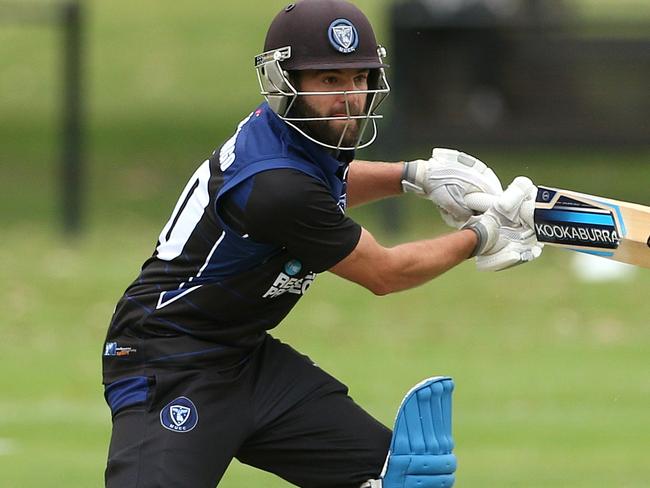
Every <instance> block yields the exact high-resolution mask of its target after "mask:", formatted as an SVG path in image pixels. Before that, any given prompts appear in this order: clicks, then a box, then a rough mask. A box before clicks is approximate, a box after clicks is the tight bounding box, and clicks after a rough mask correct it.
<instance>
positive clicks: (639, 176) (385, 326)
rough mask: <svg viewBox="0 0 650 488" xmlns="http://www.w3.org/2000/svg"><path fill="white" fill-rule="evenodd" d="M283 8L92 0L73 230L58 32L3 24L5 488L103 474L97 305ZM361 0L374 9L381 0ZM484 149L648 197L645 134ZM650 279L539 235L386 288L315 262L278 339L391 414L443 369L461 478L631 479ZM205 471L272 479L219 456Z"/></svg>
mask: <svg viewBox="0 0 650 488" xmlns="http://www.w3.org/2000/svg"><path fill="white" fill-rule="evenodd" d="M285 3H286V2H284V1H282V2H279V1H276V0H273V1H265V2H245V3H239V4H236V3H234V2H233V3H226V2H213V1H212V2H210V1H207V0H190V1H187V2H182V3H175V2H169V1H162V0H157V1H153V0H143V1H140V2H135V3H133V2H126V1H125V0H113V1H111V2H107V1H103V2H102V1H95V2H88V3H87V7H88V16H89V17H88V20H89V24H88V46H87V53H88V55H89V65H88V70H87V90H88V102H89V105H88V112H87V115H88V123H89V130H88V140H87V146H86V153H87V156H88V163H89V166H88V168H87V174H86V177H87V181H88V187H87V189H86V194H85V197H86V202H87V208H86V212H85V221H84V223H85V233H84V234H83V235H82V236H81V237H80V238H78V239H72V240H69V239H64V238H63V237H62V236H61V234H60V232H59V225H58V210H57V198H58V193H57V191H58V187H57V184H56V177H57V173H56V161H57V157H58V156H57V150H58V146H57V141H58V133H57V132H56V131H57V129H56V127H57V119H56V117H57V104H58V103H59V101H58V93H59V92H58V90H59V89H60V87H59V86H58V78H57V76H56V69H57V67H58V61H59V55H58V51H57V44H56V40H57V37H56V35H55V33H54V32H53V31H52V30H48V29H46V28H44V27H36V26H32V27H24V26H23V27H18V26H11V25H6V24H1V23H0V73H1V75H0V218H1V219H2V223H3V226H2V227H3V231H2V239H1V240H0V251H2V252H0V293H1V294H2V296H4V297H5V300H4V307H2V318H1V319H0V412H2V414H1V415H0V487H2V488H37V487H38V488H42V487H55V486H56V487H59V486H65V487H79V488H88V487H97V486H101V485H102V474H103V467H104V462H105V455H106V450H107V444H108V438H109V435H110V418H109V414H108V409H107V407H106V406H105V404H104V402H103V398H102V388H101V384H100V359H101V358H100V354H101V349H102V342H103V336H104V334H105V330H106V327H107V324H108V320H109V318H110V315H111V313H112V310H113V306H114V304H115V302H116V300H117V299H118V297H119V295H120V294H121V293H122V291H123V290H124V288H125V287H126V286H127V285H128V283H129V282H130V281H131V280H132V279H133V278H134V277H135V275H136V274H137V271H138V269H139V266H140V265H141V263H142V261H143V260H144V259H145V258H146V257H147V256H148V255H150V253H151V252H152V250H153V245H154V243H155V240H156V237H157V235H158V233H159V231H160V228H161V226H162V225H163V223H164V221H165V219H166V218H167V215H168V213H169V212H170V210H171V207H172V205H173V203H174V202H175V200H176V198H177V194H178V192H179V191H180V189H181V188H182V186H183V185H184V183H185V178H187V177H188V176H189V174H190V173H191V172H192V171H193V169H194V167H195V166H196V165H197V164H198V163H199V162H200V161H202V160H203V159H204V158H205V157H206V155H208V154H209V153H210V152H211V151H212V149H213V148H214V147H215V146H217V145H218V144H219V143H220V142H221V141H222V140H223V138H224V137H225V136H226V135H227V134H228V133H230V132H231V131H232V129H233V128H234V126H235V125H236V123H237V122H238V120H239V119H241V116H242V114H244V112H246V111H247V110H249V109H250V107H252V106H253V105H254V104H256V103H257V101H258V100H259V97H258V95H257V87H256V82H255V80H254V76H253V72H252V56H253V55H254V54H256V53H257V52H258V51H259V49H260V48H259V46H260V44H261V42H262V40H263V35H264V29H265V25H266V23H267V21H268V19H269V18H270V17H271V16H272V14H273V13H274V12H275V11H277V10H278V9H279V8H280V7H281V6H283V5H284V4H285ZM358 4H359V5H361V6H363V7H365V8H366V9H367V10H368V13H369V14H370V16H371V17H372V18H374V19H379V20H380V22H381V21H382V19H383V18H384V16H383V13H382V10H383V7H384V6H385V5H386V4H387V2H386V0H380V1H376V0H375V1H372V0H364V1H359V2H358ZM606 5H609V9H607V7H606ZM612 5H613V3H612V2H601V1H596V0H584V1H582V2H580V6H581V9H582V10H584V11H585V12H587V13H588V14H589V15H591V16H606V15H610V14H611V15H617V16H619V15H622V14H621V12H627V13H628V15H629V12H634V13H636V14H637V17H641V16H643V15H645V14H643V12H645V10H644V9H643V8H642V7H644V6H645V3H644V1H637V2H635V1H633V0H628V1H626V2H615V5H616V8H615V9H613V8H612ZM646 9H647V6H646ZM613 12H615V14H614V13H613ZM432 144H433V145H444V141H435V140H432ZM479 155H480V156H481V157H482V158H483V159H484V160H485V161H487V162H488V163H489V164H491V165H492V166H493V167H494V168H495V170H496V171H497V173H498V174H499V175H501V176H502V178H503V179H504V180H509V179H510V178H512V177H513V176H515V175H516V174H519V173H523V174H527V175H529V176H531V177H532V178H533V179H534V180H535V181H536V182H540V183H547V184H555V185H558V186H564V187H568V188H574V189H577V190H582V191H586V192H593V193H598V194H602V195H609V196H612V197H617V198H620V199H628V200H635V201H639V202H640V203H645V204H648V205H650V199H649V197H648V193H647V189H648V181H650V164H649V162H650V149H648V148H645V149H644V148H636V149H627V150H608V151H602V150H599V151H595V150H592V149H589V148H573V149H571V150H559V149H545V150H532V149H531V150H522V149H520V150H518V151H516V152H511V151H505V150H502V151H496V150H490V151H483V152H481V153H480V154H479ZM352 214H353V216H354V217H355V218H357V219H358V220H359V221H360V222H361V223H363V224H366V225H367V226H368V227H369V229H370V230H371V231H376V233H377V234H378V235H379V236H380V239H381V240H382V241H383V242H386V243H397V242H400V241H402V240H405V239H414V238H422V237H426V236H431V235H435V234H438V233H441V232H444V231H445V229H443V228H442V226H441V223H440V219H439V218H438V217H437V216H436V215H435V214H434V213H433V210H432V209H431V208H430V206H429V205H428V204H427V202H422V201H419V200H416V199H414V198H408V202H407V203H405V204H404V206H403V207H402V216H403V219H404V226H403V227H404V228H403V229H402V231H401V234H399V235H395V234H391V233H387V232H385V231H383V230H382V229H381V226H380V225H379V223H380V220H381V219H380V218H379V216H378V212H377V210H373V209H372V208H370V207H369V208H367V209H366V208H362V209H359V210H354V211H353V212H352ZM649 292H650V272H649V271H647V270H638V272H637V273H636V274H635V275H634V276H633V277H632V278H631V279H630V281H626V282H611V283H601V284H585V283H582V282H580V281H579V280H578V279H577V278H576V277H575V276H574V274H573V273H572V272H571V254H570V253H566V252H562V251H559V250H556V249H550V248H549V249H547V250H546V251H545V255H544V256H542V258H541V259H540V260H539V261H537V262H535V263H533V264H530V265H527V266H523V267H520V268H517V269H514V270H510V271H507V272H504V273H498V274H480V273H477V272H476V271H475V270H474V267H473V265H472V263H466V264H464V265H462V266H460V267H459V268H458V269H457V270H455V271H453V272H451V273H449V274H448V275H446V276H444V277H441V278H440V279H438V280H435V281H433V282H431V283H429V284H428V285H425V286H422V287H420V288H417V289H415V290H412V291H409V292H404V293H400V294H396V295H394V296H388V297H383V298H377V297H374V296H372V295H371V294H370V293H369V292H366V291H364V290H363V289H361V288H359V287H357V286H355V285H352V284H348V283H344V282H342V280H340V279H337V278H335V277H333V276H331V275H328V274H324V275H323V276H321V277H320V278H319V279H318V281H317V283H316V285H315V286H314V287H312V288H311V290H310V292H309V294H308V295H307V297H306V298H305V299H304V300H303V301H302V302H301V304H300V305H299V306H298V307H297V309H296V310H295V311H294V313H293V314H292V315H291V316H290V317H289V318H288V319H287V320H286V321H285V323H284V324H283V325H282V326H281V327H280V328H278V329H277V331H276V335H277V336H279V337H281V338H282V339H284V340H286V341H288V342H290V343H291V344H292V345H294V346H295V347H296V348H298V349H299V350H301V351H303V352H305V353H307V354H309V355H310V356H311V357H312V358H313V359H314V360H316V361H317V362H318V363H319V364H320V365H321V366H322V367H323V368H325V369H327V370H328V371H330V372H332V373H333V374H335V375H336V376H338V377H339V378H340V379H341V380H343V381H344V382H345V383H347V384H348V385H349V386H350V388H351V392H352V395H353V397H354V398H355V399H356V400H357V401H358V402H359V403H361V404H362V405H363V406H365V407H366V408H367V409H368V410H369V411H370V412H371V413H373V414H374V415H376V416H377V417H378V418H379V419H380V420H382V421H383V422H385V423H386V424H391V423H392V421H393V416H394V414H395V408H396V407H397V405H398V404H399V402H400V400H401V398H402V395H403V394H404V392H405V391H406V390H408V389H409V388H410V387H411V386H412V384H414V383H415V382H417V381H419V380H420V379H422V378H424V377H426V376H431V375H437V374H448V375H451V376H453V377H454V379H455V381H456V384H457V389H456V392H455V396H454V402H455V403H454V405H455V410H454V415H455V418H454V436H455V440H456V444H457V449H456V454H457V455H458V458H459V471H458V482H457V486H459V487H461V488H463V487H470V488H475V487H480V488H483V487H490V488H492V487H495V488H496V487H498V488H502V487H539V488H546V487H549V486H556V487H557V486H559V487H569V488H574V487H575V488H582V487H584V488H587V487H589V488H594V487H607V488H611V487H616V488H642V487H647V486H648V485H649V484H650V465H649V464H648V462H647V457H648V455H647V453H648V452H649V451H650V416H649V415H648V408H649V407H650V366H649V364H650V363H649V362H648V357H649V355H650V327H649V325H650V324H649V323H648V318H649V317H650V302H648V301H647V297H648V296H649ZM222 486H225V487H235V488H238V487H244V486H264V487H270V488H274V487H281V486H286V484H285V483H283V482H282V481H281V480H277V479H276V478H274V477H272V476H270V475H267V474H265V473H261V472H259V471H256V470H253V469H250V468H247V467H244V466H241V465H239V464H237V463H234V464H233V466H232V469H231V470H230V471H229V472H228V473H227V476H226V478H225V479H224V481H223V483H222Z"/></svg>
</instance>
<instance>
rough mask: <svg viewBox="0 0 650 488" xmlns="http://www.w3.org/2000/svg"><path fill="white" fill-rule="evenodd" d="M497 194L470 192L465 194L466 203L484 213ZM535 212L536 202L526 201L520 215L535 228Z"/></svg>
mask: <svg viewBox="0 0 650 488" xmlns="http://www.w3.org/2000/svg"><path fill="white" fill-rule="evenodd" d="M496 198H497V197H496V196H494V195H490V194H489V193H478V192H476V193H469V194H467V195H465V203H467V206H468V207H469V208H471V209H472V210H474V211H476V212H480V213H483V212H485V211H487V210H488V209H489V208H490V207H491V206H492V205H493V204H494V201H495V200H496ZM534 214H535V202H533V201H530V200H528V201H525V202H524V203H523V204H522V205H521V208H520V209H519V216H520V217H521V220H523V221H524V222H525V223H526V224H527V225H528V226H530V228H531V229H534V228H535V227H534V223H533V217H534Z"/></svg>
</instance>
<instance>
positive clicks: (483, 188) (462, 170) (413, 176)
mask: <svg viewBox="0 0 650 488" xmlns="http://www.w3.org/2000/svg"><path fill="white" fill-rule="evenodd" d="M402 188H403V190H404V191H405V192H413V193H417V194H419V195H421V196H424V197H426V198H428V199H430V200H431V201H432V202H433V203H434V204H436V205H437V206H438V207H439V209H440V213H441V215H442V219H443V220H444V221H445V223H446V224H447V225H450V226H451V227H454V228H456V229H460V228H461V227H462V226H463V224H464V223H465V222H467V220H468V219H469V218H470V217H472V215H474V211H473V210H472V209H470V208H469V206H467V204H466V203H465V195H467V194H468V193H474V192H481V193H489V194H491V195H496V196H498V195H501V193H503V189H502V187H501V181H500V180H499V178H498V177H497V175H496V174H494V171H492V170H491V169H490V168H488V167H487V166H486V165H485V164H484V163H483V162H481V161H479V160H478V159H476V158H474V157H472V156H469V155H468V154H465V153H462V152H459V151H455V150H453V149H441V148H436V149H434V150H433V152H432V153H431V158H430V159H428V160H421V159H420V160H417V161H409V162H407V163H405V166H404V176H403V179H402Z"/></svg>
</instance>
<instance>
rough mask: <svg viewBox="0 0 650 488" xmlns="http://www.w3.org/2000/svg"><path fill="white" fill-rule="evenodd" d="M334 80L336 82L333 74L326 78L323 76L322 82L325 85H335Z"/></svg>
mask: <svg viewBox="0 0 650 488" xmlns="http://www.w3.org/2000/svg"><path fill="white" fill-rule="evenodd" d="M336 82H337V79H336V77H334V76H328V77H327V78H325V79H324V80H323V83H325V84H326V85H335V84H336Z"/></svg>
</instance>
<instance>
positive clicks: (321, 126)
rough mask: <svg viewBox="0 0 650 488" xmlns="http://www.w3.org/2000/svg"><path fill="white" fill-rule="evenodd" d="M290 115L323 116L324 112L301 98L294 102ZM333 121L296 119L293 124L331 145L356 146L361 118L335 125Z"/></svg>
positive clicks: (314, 137) (298, 116)
mask: <svg viewBox="0 0 650 488" xmlns="http://www.w3.org/2000/svg"><path fill="white" fill-rule="evenodd" d="M289 116H290V117H296V118H300V117H305V118H312V117H323V115H322V114H319V113H316V111H314V110H313V109H312V108H311V107H310V106H309V105H307V104H306V103H305V102H304V100H301V99H300V98H298V99H297V100H296V102H295V103H294V105H293V107H292V108H291V111H290V112H289ZM332 122H333V121H331V120H303V121H295V122H293V124H294V125H295V126H296V127H298V128H299V129H300V130H302V131H304V132H305V134H307V135H309V136H310V137H312V138H313V139H316V140H317V141H320V142H323V143H325V144H327V145H329V146H339V145H341V146H346V147H352V146H356V144H357V142H358V138H359V122H360V119H350V120H347V121H345V120H341V121H340V122H346V123H345V124H341V125H340V126H334V125H333V124H332ZM343 132H345V134H344V135H343V140H341V135H342V134H343Z"/></svg>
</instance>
